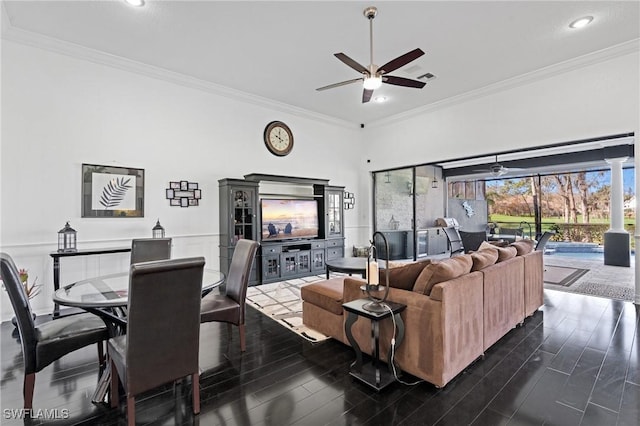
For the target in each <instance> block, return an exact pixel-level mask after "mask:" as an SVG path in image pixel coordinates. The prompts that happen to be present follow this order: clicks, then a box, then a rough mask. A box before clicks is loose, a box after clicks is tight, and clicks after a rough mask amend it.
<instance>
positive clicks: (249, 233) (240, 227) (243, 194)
mask: <svg viewBox="0 0 640 426" xmlns="http://www.w3.org/2000/svg"><path fill="white" fill-rule="evenodd" d="M254 197H255V192H254V191H253V190H247V189H238V190H235V191H233V226H234V233H233V241H232V242H231V244H232V245H235V244H236V243H237V242H238V241H239V240H242V239H249V240H252V239H254V235H253V233H254V229H253V228H254V227H253V215H254V211H253V205H254Z"/></svg>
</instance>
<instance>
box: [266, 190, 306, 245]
mask: <svg viewBox="0 0 640 426" xmlns="http://www.w3.org/2000/svg"><path fill="white" fill-rule="evenodd" d="M260 210H261V217H262V223H261V230H262V241H277V240H288V239H301V238H317V237H318V201H316V200H301V199H270V198H263V199H262V200H260Z"/></svg>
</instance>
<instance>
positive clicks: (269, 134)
mask: <svg viewBox="0 0 640 426" xmlns="http://www.w3.org/2000/svg"><path fill="white" fill-rule="evenodd" d="M264 143H265V145H266V146H267V149H268V150H269V151H270V152H271V153H272V154H273V155H277V156H279V157H284V156H285V155H287V154H289V153H290V152H291V150H292V149H293V133H292V132H291V129H290V128H289V126H287V125H286V124H284V123H283V122H282V121H272V122H271V123H269V124H267V127H265V129H264Z"/></svg>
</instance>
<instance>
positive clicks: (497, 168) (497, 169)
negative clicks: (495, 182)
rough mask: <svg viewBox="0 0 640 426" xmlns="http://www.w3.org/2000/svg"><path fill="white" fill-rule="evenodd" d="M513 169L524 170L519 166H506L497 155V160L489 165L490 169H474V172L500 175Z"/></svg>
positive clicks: (494, 175)
mask: <svg viewBox="0 0 640 426" xmlns="http://www.w3.org/2000/svg"><path fill="white" fill-rule="evenodd" d="M512 170H523V169H521V168H519V167H505V166H503V165H502V164H500V163H498V156H497V155H496V162H495V163H493V164H492V165H490V166H489V168H488V169H481V170H474V172H482V173H487V172H488V173H490V174H491V176H493V177H500V176H503V175H506V174H507V173H509V172H510V171H512Z"/></svg>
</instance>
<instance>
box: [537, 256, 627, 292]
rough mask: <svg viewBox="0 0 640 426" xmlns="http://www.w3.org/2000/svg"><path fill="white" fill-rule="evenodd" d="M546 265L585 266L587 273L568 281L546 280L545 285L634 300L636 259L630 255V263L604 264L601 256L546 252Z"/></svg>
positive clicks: (563, 266)
mask: <svg viewBox="0 0 640 426" xmlns="http://www.w3.org/2000/svg"><path fill="white" fill-rule="evenodd" d="M544 263H545V267H546V266H555V267H562V268H575V269H576V270H579V269H586V270H587V271H586V273H584V275H582V276H580V277H579V278H577V279H576V280H575V281H573V282H571V283H570V284H569V285H556V284H551V283H549V282H547V281H546V277H545V284H544V286H545V288H548V289H552V290H560V291H565V292H569V293H581V294H589V295H593V296H600V297H606V298H609V299H619V300H627V301H633V299H634V294H635V281H634V275H635V259H634V257H633V256H632V257H631V267H628V268H627V267H623V266H608V265H604V261H603V258H602V257H599V258H598V257H596V256H592V257H586V256H580V255H579V254H577V255H575V256H571V255H566V254H563V255H559V254H545V256H544Z"/></svg>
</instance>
